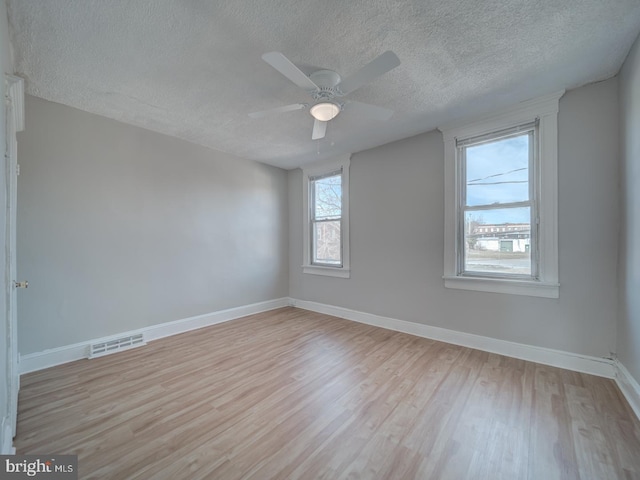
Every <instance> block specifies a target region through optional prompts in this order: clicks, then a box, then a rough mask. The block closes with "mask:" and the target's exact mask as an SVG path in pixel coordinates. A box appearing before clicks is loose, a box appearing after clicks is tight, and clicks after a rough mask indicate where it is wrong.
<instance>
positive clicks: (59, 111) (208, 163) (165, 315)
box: [0, 97, 288, 355]
mask: <svg viewBox="0 0 640 480" xmlns="http://www.w3.org/2000/svg"><path fill="white" fill-rule="evenodd" d="M18 147H19V151H20V166H21V173H20V177H19V182H18V196H19V198H18V266H19V269H20V275H21V278H24V279H28V280H29V289H28V290H27V291H25V292H21V293H24V294H22V295H20V301H19V305H18V308H19V310H18V311H19V318H20V322H19V324H20V325H19V331H18V333H19V342H20V345H19V346H20V352H21V354H23V355H24V354H28V353H32V352H39V351H43V350H45V349H49V348H53V347H58V346H64V345H69V344H73V343H77V342H81V341H86V340H90V339H93V338H98V337H102V336H106V335H112V334H116V333H121V332H124V331H127V330H132V329H137V328H142V327H145V326H150V325H154V324H159V323H164V322H167V321H172V320H178V319H182V318H186V317H190V316H194V315H199V314H204V313H209V312H213V311H217V310H222V309H226V308H231V307H235V306H240V305H247V304H251V303H255V302H260V301H265V300H270V299H275V298H280V297H286V296H287V294H288V237H287V236H288V216H287V204H288V198H287V174H286V172H285V171H284V170H281V169H277V168H274V167H269V166H266V165H262V164H258V163H255V162H250V161H246V160H243V159H239V158H235V157H232V156H230V155H226V154H223V153H220V152H215V151H212V150H210V149H207V148H203V147H199V146H196V145H193V144H190V143H187V142H185V141H182V140H178V139H175V138H171V137H168V136H164V135H161V134H157V133H154V132H150V131H147V130H144V129H141V128H137V127H132V126H129V125H125V124H122V123H118V122H116V121H112V120H108V119H106V118H103V117H99V116H96V115H92V114H89V113H85V112H81V111H79V110H76V109H73V108H70V107H66V106H63V105H59V104H55V103H51V102H47V101H45V100H42V99H38V98H34V97H27V102H26V130H25V131H24V132H23V133H20V134H19V135H18ZM0 238H2V236H0Z"/></svg>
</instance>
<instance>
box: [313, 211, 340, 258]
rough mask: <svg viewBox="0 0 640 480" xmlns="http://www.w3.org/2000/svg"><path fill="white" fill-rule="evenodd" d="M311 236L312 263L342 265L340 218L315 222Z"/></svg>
mask: <svg viewBox="0 0 640 480" xmlns="http://www.w3.org/2000/svg"><path fill="white" fill-rule="evenodd" d="M313 236H314V238H313V263H324V264H328V265H342V251H341V248H340V220H334V221H328V222H318V223H316V224H315V225H314V228H313Z"/></svg>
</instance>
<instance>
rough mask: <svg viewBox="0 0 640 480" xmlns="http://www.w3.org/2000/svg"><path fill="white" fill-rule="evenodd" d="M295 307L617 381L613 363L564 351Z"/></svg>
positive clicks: (320, 307)
mask: <svg viewBox="0 0 640 480" xmlns="http://www.w3.org/2000/svg"><path fill="white" fill-rule="evenodd" d="M291 305H292V306H295V307H298V308H302V309H305V310H311V311H313V312H318V313H325V314H327V315H333V316H334V317H340V318H344V319H347V320H353V321H355V322H360V323H365V324H367V325H373V326H376V327H382V328H386V329H388V330H395V331H397V332H403V333H409V334H411V335H416V336H418V337H424V338H429V339H432V340H439V341H442V342H446V343H452V344H454V345H461V346H463V347H469V348H475V349H477V350H483V351H485V352H491V353H497V354H500V355H505V356H508V357H513V358H519V359H522V360H528V361H531V362H536V363H542V364H544V365H551V366H553V367H559V368H565V369H567V370H573V371H576V372H582V373H589V374H591V375H597V376H599V377H607V378H615V369H614V365H613V360H611V359H608V358H597V357H590V356H587V355H579V354H576V353H570V352H563V351H561V350H553V349H550V348H543V347H535V346H532V345H525V344H522V343H515V342H509V341H506V340H498V339H496V338H491V337H483V336H481V335H474V334H471V333H464V332H457V331H455V330H448V329H446V328H440V327H432V326H430V325H424V324H421V323H415V322H408V321H406V320H398V319H395V318H389V317H382V316H379V315H374V314H371V313H365V312H358V311H355V310H350V309H348V308H342V307H335V306H332V305H325V304H322V303H316V302H309V301H306V300H297V299H291Z"/></svg>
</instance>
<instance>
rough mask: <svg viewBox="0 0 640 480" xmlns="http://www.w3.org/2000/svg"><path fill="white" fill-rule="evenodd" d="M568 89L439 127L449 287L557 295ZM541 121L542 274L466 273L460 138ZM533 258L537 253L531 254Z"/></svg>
mask: <svg viewBox="0 0 640 480" xmlns="http://www.w3.org/2000/svg"><path fill="white" fill-rule="evenodd" d="M563 94H564V91H562V92H557V93H555V94H552V95H548V96H545V97H541V98H538V99H534V100H529V101H527V102H523V103H520V104H519V105H517V106H514V107H512V108H509V109H506V110H503V111H501V112H498V113H496V114H493V115H488V116H484V117H481V118H479V119H476V120H474V121H472V122H467V123H464V124H459V125H454V126H449V127H445V128H440V131H441V132H442V134H443V138H444V161H445V165H444V168H445V223H444V275H443V279H444V285H445V287H447V288H456V289H462V290H475V291H481V292H494V293H508V294H514V295H528V296H534V297H546V298H558V296H559V291H560V284H559V283H558V104H559V101H560V97H562V95H563ZM536 120H537V121H538V122H539V123H538V131H537V142H538V144H537V145H536V147H537V149H538V155H537V164H536V165H535V167H534V176H535V177H534V185H533V188H534V200H535V201H536V202H537V205H536V207H537V214H538V219H537V220H538V221H537V230H538V231H537V240H538V241H537V256H538V263H537V278H535V279H517V278H507V277H496V276H491V275H487V276H483V275H482V274H474V275H463V274H462V273H460V272H462V270H463V269H462V268H461V265H460V262H461V261H462V255H461V254H460V248H462V247H461V245H462V243H461V242H460V240H459V238H460V235H462V232H461V227H460V225H461V222H460V218H459V216H460V214H461V209H460V208H459V199H460V198H461V188H462V184H461V180H460V178H461V174H462V172H461V166H460V161H459V159H458V158H457V156H458V148H457V140H458V139H460V140H462V139H468V138H473V137H478V136H481V135H489V134H491V133H495V132H499V131H501V130H507V129H509V128H513V127H517V126H518V125H524V124H527V123H530V122H533V121H536ZM532 260H533V257H532Z"/></svg>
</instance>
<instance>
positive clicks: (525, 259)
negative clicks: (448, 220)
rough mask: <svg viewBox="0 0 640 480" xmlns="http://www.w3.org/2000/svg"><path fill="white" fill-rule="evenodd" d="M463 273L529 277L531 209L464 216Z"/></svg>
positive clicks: (511, 209)
mask: <svg viewBox="0 0 640 480" xmlns="http://www.w3.org/2000/svg"><path fill="white" fill-rule="evenodd" d="M464 260H465V261H464V270H465V272H471V273H473V272H482V273H495V274H502V275H504V274H512V275H531V209H530V208H529V207H524V208H499V209H491V210H482V211H478V210H476V211H473V212H465V216H464Z"/></svg>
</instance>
